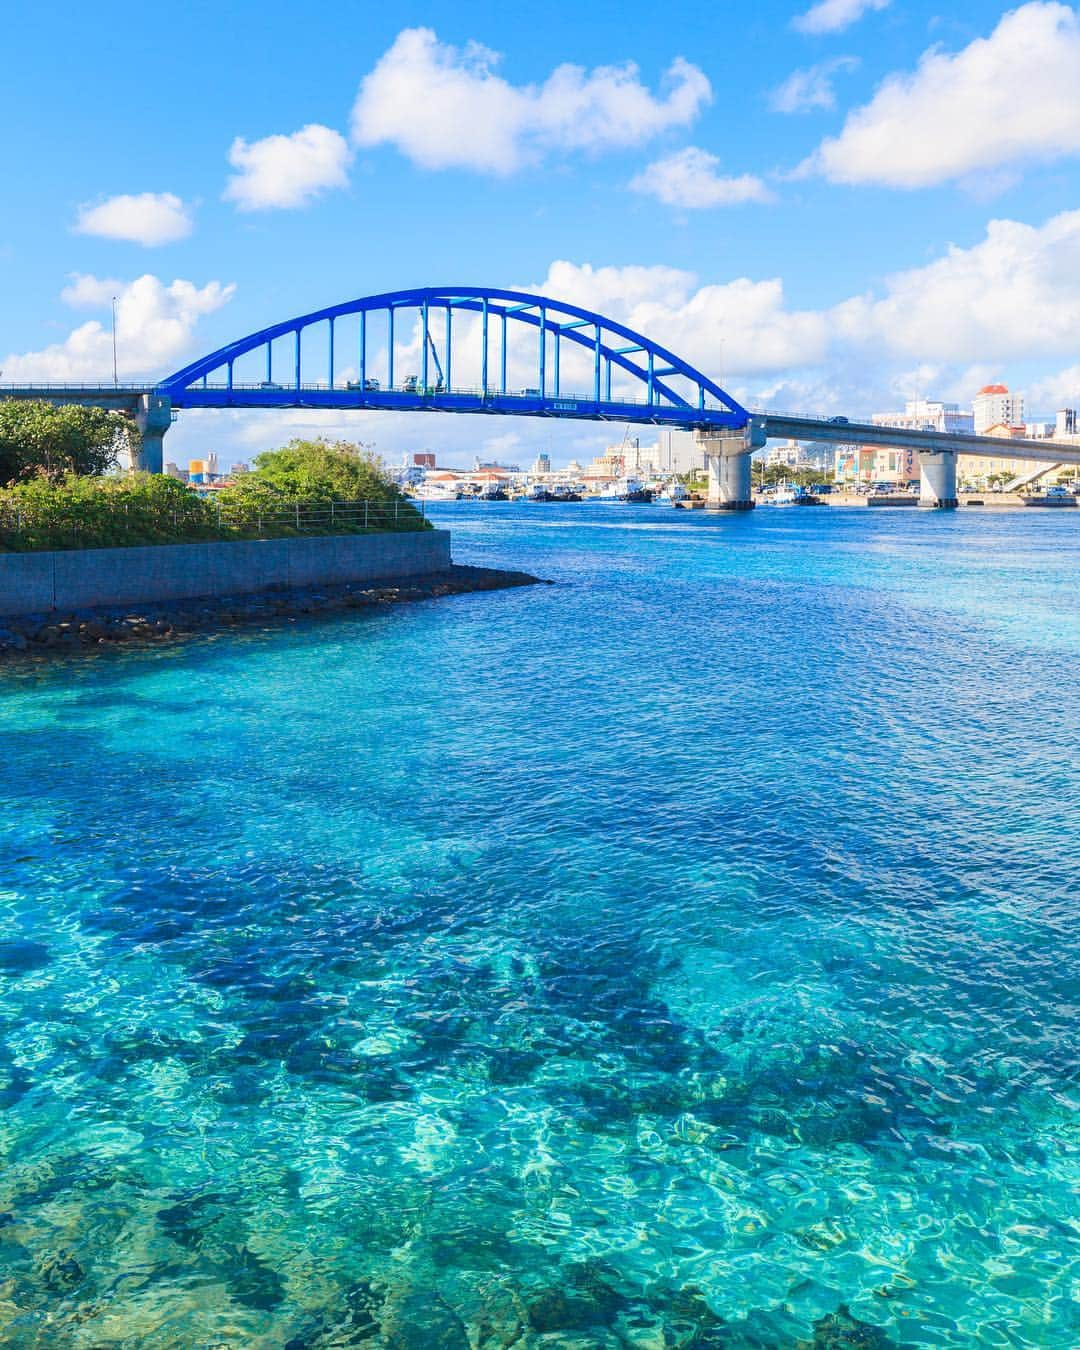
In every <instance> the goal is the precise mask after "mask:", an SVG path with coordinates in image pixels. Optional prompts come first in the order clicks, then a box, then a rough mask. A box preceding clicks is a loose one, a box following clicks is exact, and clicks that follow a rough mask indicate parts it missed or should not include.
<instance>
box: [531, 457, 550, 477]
mask: <svg viewBox="0 0 1080 1350" xmlns="http://www.w3.org/2000/svg"><path fill="white" fill-rule="evenodd" d="M529 472H530V473H533V474H547V473H550V472H551V456H550V455H548V454H545V453H543V452H541V453H540V454H538V455H537V456H536V458H535V459H534V460H533V463H532V468H531V469H530V470H529Z"/></svg>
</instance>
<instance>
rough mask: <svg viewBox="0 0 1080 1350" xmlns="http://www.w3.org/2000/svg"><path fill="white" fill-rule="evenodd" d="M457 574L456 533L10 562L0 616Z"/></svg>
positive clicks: (5, 559)
mask: <svg viewBox="0 0 1080 1350" xmlns="http://www.w3.org/2000/svg"><path fill="white" fill-rule="evenodd" d="M449 566H450V533H449V531H448V530H424V531H419V530H417V531H409V532H403V533H399V534H395V533H387V534H355V535H318V536H315V537H302V538H296V539H252V540H242V541H237V542H224V543H222V542H214V543H206V544H158V545H151V546H146V547H136V548H96V549H72V550H65V551H61V550H56V551H51V552H41V553H3V554H0V614H2V615H12V614H38V613H41V614H47V613H50V612H58V611H64V610H78V609H85V608H89V607H95V606H109V605H132V604H155V603H159V602H162V601H166V600H185V599H193V598H195V597H199V596H227V595H244V594H250V593H253V592H257V591H268V590H272V589H275V588H277V589H282V590H295V589H298V588H302V587H305V586H328V585H337V584H344V583H347V582H358V581H378V580H380V579H384V578H395V579H397V578H401V577H409V576H420V575H422V574H424V573H427V572H438V571H441V570H444V569H445V568H447V567H449Z"/></svg>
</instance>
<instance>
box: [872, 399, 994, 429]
mask: <svg viewBox="0 0 1080 1350" xmlns="http://www.w3.org/2000/svg"><path fill="white" fill-rule="evenodd" d="M870 420H871V422H873V424H874V426H876V427H903V428H904V429H905V430H907V431H941V432H950V433H952V432H965V431H967V432H970V431H974V430H975V417H974V414H973V413H969V412H964V411H963V410H962V409H961V407H960V405H959V403H945V402H943V401H942V400H941V399H936V398H909V399H908V401H907V402H906V403H905V404H904V411H903V412H902V413H899V412H889V413H874V415H873V416H872V417H871V419H870Z"/></svg>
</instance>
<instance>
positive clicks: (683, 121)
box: [352, 28, 712, 174]
mask: <svg viewBox="0 0 1080 1350" xmlns="http://www.w3.org/2000/svg"><path fill="white" fill-rule="evenodd" d="M498 60H499V57H498V55H497V54H496V53H495V52H492V51H490V50H489V49H488V48H486V47H482V46H480V45H479V44H478V43H470V44H469V45H468V46H467V47H465V48H464V49H459V48H457V47H452V46H448V45H447V44H445V43H441V42H439V40H438V38H437V37H436V35H435V33H434V32H433V31H432V30H431V29H430V28H406V29H404V30H403V31H402V32H401V33H399V34H398V36H397V38H396V39H395V41H394V43H393V45H392V46H391V47H390V49H389V51H387V52H386V53H385V54H384V55H383V56H382V57H381V58H380V59H379V61H378V62H377V63H376V65H375V67H374V69H373V70H372V71H371V73H370V74H369V75H367V76H366V77H365V78H364V80H363V82H362V84H361V86H360V91H359V93H358V94H357V97H356V103H355V105H354V107H353V113H352V138H353V141H354V142H355V143H356V144H357V145H364V146H373V145H383V144H391V145H395V146H396V147H397V148H398V149H399V150H400V151H401V152H402V154H404V155H407V156H408V157H409V159H411V160H413V162H414V163H416V164H419V165H421V166H422V167H424V168H428V169H445V168H468V169H475V170H478V171H480V172H484V173H496V174H507V173H512V172H513V171H514V170H516V169H519V168H521V167H522V165H524V164H527V163H531V162H534V161H535V160H537V159H538V158H539V157H540V156H542V154H543V153H544V152H545V151H550V150H564V151H565V150H584V151H599V150H605V149H611V148H618V147H624V146H632V145H639V144H641V143H642V142H643V141H646V140H648V139H649V138H650V137H653V136H655V135H657V134H658V133H659V132H662V131H667V130H669V129H670V128H672V127H681V126H686V125H687V124H688V123H690V122H692V121H693V120H694V118H695V117H696V116H697V114H698V112H699V111H700V110H701V108H702V107H703V106H704V105H705V104H706V103H708V102H709V100H710V98H711V97H712V90H711V87H710V85H709V81H708V79H707V78H706V77H705V75H704V74H703V73H702V71H700V70H699V69H698V68H697V66H693V65H691V64H690V63H689V62H688V61H684V60H683V59H682V58H679V59H677V60H676V61H674V62H673V63H672V64H671V66H670V68H669V69H668V72H667V76H666V83H667V91H666V93H665V94H664V95H663V96H657V95H654V94H653V93H651V92H650V91H649V90H648V89H647V88H646V87H645V86H644V85H643V84H642V83H641V81H640V79H639V77H638V70H637V67H636V66H635V65H633V64H630V63H627V64H626V65H622V66H598V67H597V68H596V69H595V70H592V71H586V70H584V69H582V67H580V66H572V65H562V66H559V67H557V68H556V69H555V70H554V71H552V73H551V74H550V75H549V76H548V78H547V79H546V80H545V81H544V83H543V84H542V85H514V84H511V83H510V82H509V81H508V80H505V79H504V78H503V77H502V76H501V75H497V74H496V73H495V66H496V64H497V62H498Z"/></svg>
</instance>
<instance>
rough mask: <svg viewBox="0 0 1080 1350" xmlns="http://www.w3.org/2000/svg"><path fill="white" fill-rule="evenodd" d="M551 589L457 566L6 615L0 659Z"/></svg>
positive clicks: (532, 580)
mask: <svg viewBox="0 0 1080 1350" xmlns="http://www.w3.org/2000/svg"><path fill="white" fill-rule="evenodd" d="M550 584H551V583H549V582H547V583H545V582H543V581H541V579H540V578H539V577H534V576H531V575H530V574H529V573H528V572H504V571H500V570H498V569H496V568H493V567H461V566H452V567H449V568H447V569H446V570H445V571H441V572H429V573H425V574H424V575H422V576H415V577H406V578H403V579H402V580H400V581H392V580H386V581H380V582H375V583H372V582H364V581H358V582H352V583H346V584H343V585H337V586H311V587H305V588H303V589H301V590H287V589H284V588H280V589H276V590H269V591H257V592H254V593H251V594H247V595H224V596H207V597H204V598H201V599H192V600H174V601H162V602H159V603H155V604H151V605H134V606H130V605H129V606H115V605H113V606H110V607H109V608H103V609H82V610H76V611H74V612H70V613H63V612H61V611H57V612H55V613H50V614H10V615H0V661H3V660H5V659H9V658H11V657H26V656H49V655H53V654H67V653H70V652H77V651H83V650H93V649H97V648H100V647H107V646H111V645H112V644H114V643H119V642H131V641H139V642H147V641H149V642H161V641H168V640H171V639H177V638H183V637H187V636H189V635H191V634H195V633H205V632H211V631H216V630H220V629H224V628H237V627H241V626H243V625H246V624H258V623H263V624H265V623H268V622H273V621H281V620H286V621H289V620H295V619H297V618H300V617H302V616H303V617H307V616H309V615H318V614H330V613H334V612H340V611H342V610H350V609H368V608H371V607H373V606H380V605H396V604H407V603H409V602H412V601H416V600H434V599H437V598H439V597H441V596H446V595H465V594H469V593H471V592H474V591H498V590H505V589H506V588H508V587H513V586H535V585H550Z"/></svg>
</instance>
